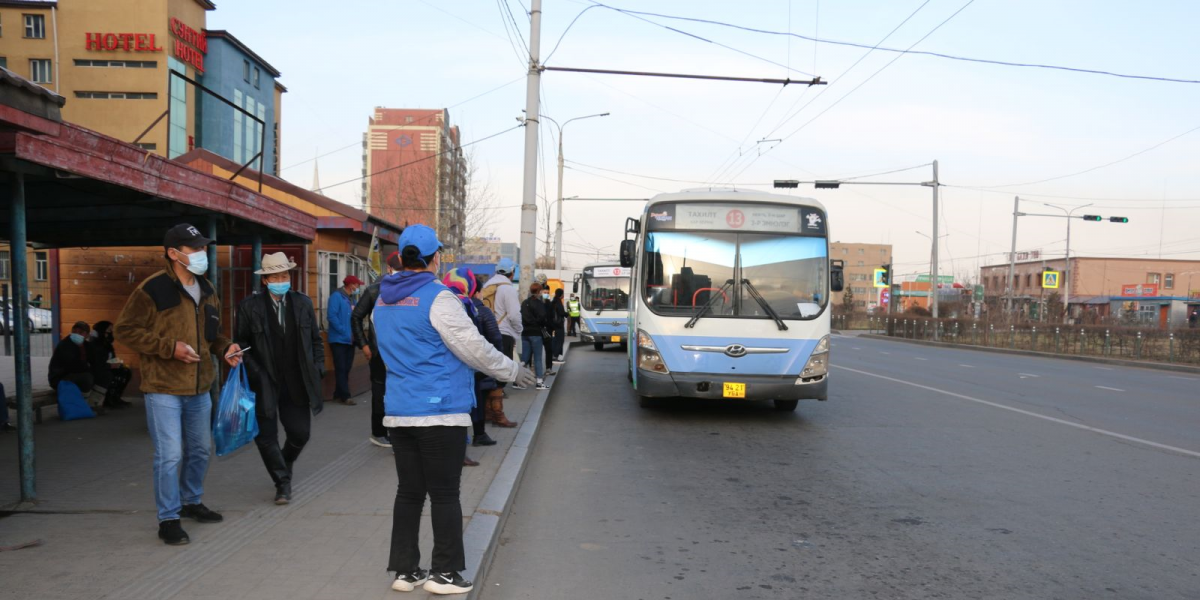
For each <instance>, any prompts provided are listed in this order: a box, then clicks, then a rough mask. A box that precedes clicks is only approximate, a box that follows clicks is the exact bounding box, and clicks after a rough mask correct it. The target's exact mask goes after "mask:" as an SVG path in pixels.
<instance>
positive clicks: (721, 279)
mask: <svg viewBox="0 0 1200 600" xmlns="http://www.w3.org/2000/svg"><path fill="white" fill-rule="evenodd" d="M736 240H737V234H735V233H724V232H703V233H690V232H682V231H652V232H650V233H648V234H647V235H646V264H645V268H646V279H645V290H644V295H645V297H646V300H647V303H649V304H650V305H651V306H653V307H654V308H655V310H657V311H664V312H668V313H673V312H679V313H681V314H691V313H692V312H694V311H695V310H696V307H699V306H704V304H705V303H707V302H708V301H709V300H710V299H711V298H712V295H713V294H717V293H718V291H719V288H721V286H723V285H725V282H726V281H728V280H729V279H731V278H732V277H733V265H734V262H735V259H736V256H737V251H736V248H737V245H736ZM732 293H733V291H732V289H726V290H724V291H723V292H721V299H720V300H718V301H716V302H715V304H713V306H712V309H711V310H712V312H710V313H709V314H713V315H729V314H733V298H732Z"/></svg>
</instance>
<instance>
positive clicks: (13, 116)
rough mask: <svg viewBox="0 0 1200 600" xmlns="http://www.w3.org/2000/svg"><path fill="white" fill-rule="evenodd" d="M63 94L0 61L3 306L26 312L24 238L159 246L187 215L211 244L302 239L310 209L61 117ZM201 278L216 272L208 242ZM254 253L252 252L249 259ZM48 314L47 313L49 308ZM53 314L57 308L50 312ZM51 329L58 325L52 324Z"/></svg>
mask: <svg viewBox="0 0 1200 600" xmlns="http://www.w3.org/2000/svg"><path fill="white" fill-rule="evenodd" d="M64 102H65V100H64V99H63V98H62V97H61V96H59V95H57V94H54V93H53V92H50V91H49V90H46V89H44V88H42V87H40V86H37V85H34V84H32V83H30V82H28V81H27V80H25V79H23V78H21V77H19V76H17V75H15V74H13V73H12V72H11V71H7V70H5V69H2V68H0V237H8V240H9V242H10V244H11V252H12V256H11V264H12V273H11V277H12V285H13V292H14V293H13V298H14V302H13V307H12V308H13V310H14V313H15V314H17V315H22V314H26V313H27V312H28V297H27V296H28V295H27V290H28V287H29V281H28V279H29V273H28V267H27V263H26V256H25V255H26V248H27V245H32V246H34V247H44V248H82V247H113V246H161V244H162V239H163V234H164V233H165V232H166V230H167V229H169V228H170V227H172V226H174V225H176V224H179V223H184V222H187V223H191V224H193V225H195V226H196V227H198V228H200V229H201V231H203V232H204V233H205V235H206V236H207V237H210V238H212V239H214V240H218V241H219V243H221V244H237V245H240V244H247V245H251V246H252V247H254V248H255V249H259V248H261V247H262V245H263V244H264V243H266V244H297V243H299V244H304V243H308V242H310V241H311V240H312V239H313V238H314V237H315V235H316V218H315V217H313V216H312V215H309V214H306V213H304V212H303V211H300V210H297V209H295V208H292V207H290V206H287V205H286V204H283V203H281V202H278V201H276V200H273V199H271V198H268V197H266V196H263V195H260V194H257V193H255V192H253V191H251V190H249V189H247V188H245V187H242V186H240V185H238V184H236V183H233V182H231V181H228V180H226V179H223V178H220V177H216V176H213V175H211V174H206V173H203V172H200V171H197V170H195V169H192V168H190V167H188V166H185V165H182V164H179V163H177V162H175V161H171V160H167V159H166V158H164V157H162V156H159V155H156V154H151V153H148V152H147V151H145V150H143V149H142V148H139V147H138V146H136V145H133V144H130V143H125V142H122V141H120V140H116V139H113V138H110V137H108V136H105V135H103V134H100V133H97V132H95V131H91V130H89V129H86V128H83V127H79V126H77V125H72V124H70V123H66V122H63V121H62V118H61V113H60V108H61V107H62V105H63V104H64ZM209 253H210V256H209V265H210V266H209V269H210V270H209V280H210V281H212V282H214V285H215V284H216V282H219V281H220V278H219V277H218V273H217V269H218V261H217V260H216V244H214V245H213V246H211V247H210V248H209ZM259 255H260V253H258V252H255V253H254V256H255V260H256V261H257V257H258V256H259ZM56 314H57V313H56ZM55 320H56V321H57V317H56V319H55ZM13 329H14V332H13V333H14V339H15V347H14V353H13V359H14V362H15V367H16V386H15V387H16V389H15V390H14V391H15V394H16V399H17V420H16V423H17V437H18V453H19V461H20V462H19V471H20V486H21V501H22V503H25V502H33V501H35V500H36V498H37V495H36V481H35V480H36V474H35V468H34V460H35V453H34V439H33V407H32V386H31V381H32V379H31V372H30V371H31V369H30V352H29V346H30V343H29V342H30V339H29V338H30V334H29V332H28V331H27V330H26V328H24V327H15V328H13ZM53 329H54V331H58V330H59V329H60V328H59V324H58V323H57V322H55V323H54V325H53Z"/></svg>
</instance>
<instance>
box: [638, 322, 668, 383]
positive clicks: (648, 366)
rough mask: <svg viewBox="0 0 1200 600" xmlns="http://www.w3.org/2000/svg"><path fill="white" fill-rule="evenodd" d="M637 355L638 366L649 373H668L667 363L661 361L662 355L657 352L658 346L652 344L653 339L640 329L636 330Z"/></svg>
mask: <svg viewBox="0 0 1200 600" xmlns="http://www.w3.org/2000/svg"><path fill="white" fill-rule="evenodd" d="M637 357H638V368H639V369H641V370H643V371H650V372H651V373H664V374H665V373H670V372H671V370H670V369H668V368H667V363H665V362H663V359H662V355H661V354H659V353H658V346H655V345H654V340H653V339H650V336H649V335H648V334H647V333H646V332H645V331H642V330H640V329H639V330H638V334H637Z"/></svg>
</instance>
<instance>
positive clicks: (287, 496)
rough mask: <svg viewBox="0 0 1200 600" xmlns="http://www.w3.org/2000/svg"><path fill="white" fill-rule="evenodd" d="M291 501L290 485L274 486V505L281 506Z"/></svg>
mask: <svg viewBox="0 0 1200 600" xmlns="http://www.w3.org/2000/svg"><path fill="white" fill-rule="evenodd" d="M291 501H292V484H291V483H290V482H289V483H280V484H277V485H276V486H275V504H278V505H280V506H283V505H284V504H288V503H290V502H291Z"/></svg>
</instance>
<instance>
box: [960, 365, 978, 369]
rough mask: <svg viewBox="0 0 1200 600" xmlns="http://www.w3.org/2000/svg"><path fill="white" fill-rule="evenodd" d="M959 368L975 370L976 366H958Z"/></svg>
mask: <svg viewBox="0 0 1200 600" xmlns="http://www.w3.org/2000/svg"><path fill="white" fill-rule="evenodd" d="M958 366H960V367H962V368H964V369H974V368H975V366H974V365H958Z"/></svg>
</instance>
